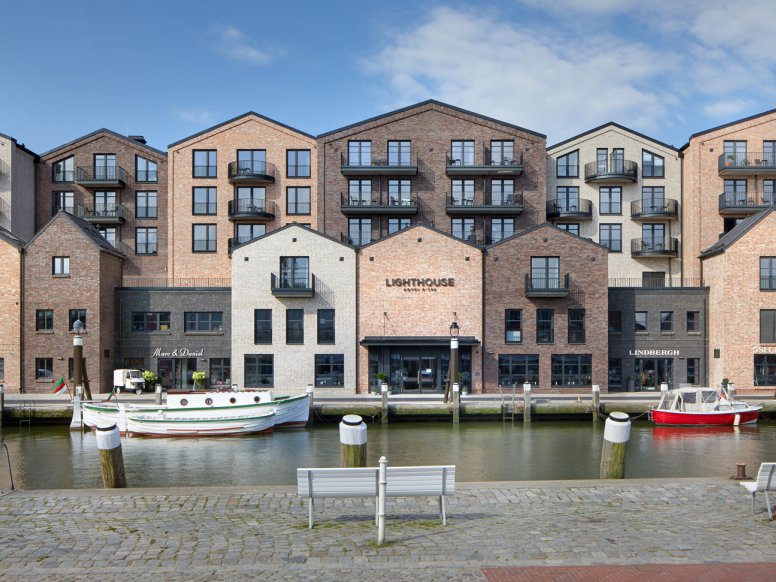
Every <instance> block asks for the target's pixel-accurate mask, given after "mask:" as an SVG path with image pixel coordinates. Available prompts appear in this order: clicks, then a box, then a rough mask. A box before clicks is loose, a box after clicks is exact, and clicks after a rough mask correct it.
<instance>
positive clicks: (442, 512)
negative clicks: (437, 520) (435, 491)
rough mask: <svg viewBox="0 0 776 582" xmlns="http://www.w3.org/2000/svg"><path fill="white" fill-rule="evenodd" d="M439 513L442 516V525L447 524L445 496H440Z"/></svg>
mask: <svg viewBox="0 0 776 582" xmlns="http://www.w3.org/2000/svg"><path fill="white" fill-rule="evenodd" d="M439 515H440V516H441V518H442V525H447V514H446V513H445V496H444V495H440V496H439Z"/></svg>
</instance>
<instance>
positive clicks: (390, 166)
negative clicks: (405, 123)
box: [340, 154, 420, 176]
mask: <svg viewBox="0 0 776 582" xmlns="http://www.w3.org/2000/svg"><path fill="white" fill-rule="evenodd" d="M419 165H420V159H419V158H418V157H417V156H416V157H415V160H414V161H413V160H411V159H409V158H405V159H402V158H401V156H400V157H399V158H398V159H391V158H375V159H370V160H357V161H354V162H351V161H350V160H349V159H347V158H346V157H345V155H344V154H340V172H341V173H342V175H343V176H417V174H418V166H419Z"/></svg>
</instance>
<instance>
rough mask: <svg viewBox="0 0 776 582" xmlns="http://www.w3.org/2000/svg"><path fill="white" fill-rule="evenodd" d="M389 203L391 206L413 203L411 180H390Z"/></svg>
mask: <svg viewBox="0 0 776 582" xmlns="http://www.w3.org/2000/svg"><path fill="white" fill-rule="evenodd" d="M388 204H389V205H390V206H411V205H412V189H411V182H410V181H409V180H388Z"/></svg>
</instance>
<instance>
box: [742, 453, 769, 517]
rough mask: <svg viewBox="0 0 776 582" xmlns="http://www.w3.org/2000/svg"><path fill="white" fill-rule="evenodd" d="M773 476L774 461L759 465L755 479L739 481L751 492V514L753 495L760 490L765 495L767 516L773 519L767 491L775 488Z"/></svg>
mask: <svg viewBox="0 0 776 582" xmlns="http://www.w3.org/2000/svg"><path fill="white" fill-rule="evenodd" d="M775 476H776V463H763V464H761V465H760V470H759V471H758V472H757V480H756V481H743V482H742V483H741V487H743V488H745V489H746V490H747V491H748V492H749V493H751V494H752V515H754V502H755V496H756V495H757V492H758V491H762V492H763V494H764V495H765V507H766V508H767V509H768V518H769V519H771V520H773V508H772V507H771V500H770V498H769V497H768V491H774V490H776V479H775V478H774V477H775Z"/></svg>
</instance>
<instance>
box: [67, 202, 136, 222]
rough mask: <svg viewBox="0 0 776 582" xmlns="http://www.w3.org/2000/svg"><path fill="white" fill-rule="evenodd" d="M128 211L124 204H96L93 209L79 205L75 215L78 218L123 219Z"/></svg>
mask: <svg viewBox="0 0 776 582" xmlns="http://www.w3.org/2000/svg"><path fill="white" fill-rule="evenodd" d="M126 210H127V208H126V206H124V205H123V204H95V206H94V207H93V208H92V207H89V206H84V205H82V204H77V205H76V207H75V215H76V216H77V217H78V218H118V219H123V218H125V217H126Z"/></svg>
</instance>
